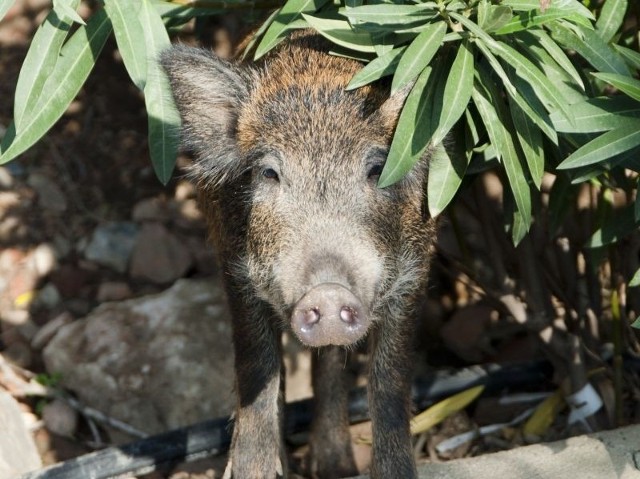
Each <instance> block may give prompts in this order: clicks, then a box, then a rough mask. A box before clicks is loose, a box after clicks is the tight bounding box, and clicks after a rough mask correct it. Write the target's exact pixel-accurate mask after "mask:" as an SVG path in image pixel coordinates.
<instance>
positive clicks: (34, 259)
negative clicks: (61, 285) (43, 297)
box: [30, 243, 58, 276]
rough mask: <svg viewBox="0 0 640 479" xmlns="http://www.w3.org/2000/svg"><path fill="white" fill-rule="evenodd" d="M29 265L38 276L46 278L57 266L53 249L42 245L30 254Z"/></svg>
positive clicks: (49, 245)
mask: <svg viewBox="0 0 640 479" xmlns="http://www.w3.org/2000/svg"><path fill="white" fill-rule="evenodd" d="M30 259H31V265H32V267H33V268H34V269H35V271H36V273H38V275H39V276H47V275H48V274H49V273H51V271H53V270H54V268H55V267H56V266H57V264H58V259H57V258H56V251H55V248H54V247H53V246H52V245H51V244H49V243H43V244H41V245H38V247H37V248H36V249H35V250H33V252H32V253H31V258H30Z"/></svg>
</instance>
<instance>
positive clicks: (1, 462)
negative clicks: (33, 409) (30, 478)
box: [0, 391, 42, 478]
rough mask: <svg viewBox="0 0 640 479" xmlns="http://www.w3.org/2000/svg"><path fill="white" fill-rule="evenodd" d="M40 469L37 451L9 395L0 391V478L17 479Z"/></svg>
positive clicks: (20, 413)
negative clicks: (20, 475)
mask: <svg viewBox="0 0 640 479" xmlns="http://www.w3.org/2000/svg"><path fill="white" fill-rule="evenodd" d="M40 467H42V462H41V461H40V456H39V455H38V450H37V449H36V445H35V444H34V442H33V438H32V437H31V434H30V433H29V431H28V430H27V428H26V426H25V424H24V421H23V419H22V412H21V411H20V407H19V406H18V403H17V402H16V400H15V399H13V397H11V395H9V394H8V393H6V392H4V391H0V477H2V478H5V477H6V478H11V477H17V476H18V475H19V474H23V473H25V472H28V471H33V470H35V469H39V468H40Z"/></svg>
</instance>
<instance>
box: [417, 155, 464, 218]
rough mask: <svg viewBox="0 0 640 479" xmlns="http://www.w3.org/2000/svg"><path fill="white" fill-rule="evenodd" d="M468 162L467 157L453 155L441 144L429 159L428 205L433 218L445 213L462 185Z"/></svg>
mask: <svg viewBox="0 0 640 479" xmlns="http://www.w3.org/2000/svg"><path fill="white" fill-rule="evenodd" d="M467 165H468V161H467V156H466V155H456V154H454V155H451V156H449V153H448V152H447V150H446V149H445V147H444V146H443V145H442V144H440V145H437V146H436V147H435V148H434V150H433V153H432V155H431V158H430V159H429V178H428V180H427V203H428V205H429V213H430V214H431V216H432V217H433V218H435V217H436V216H438V215H439V214H440V213H442V212H443V211H444V209H445V208H446V207H447V205H448V204H449V203H450V202H451V200H452V199H453V197H454V196H455V194H456V192H457V191H458V188H459V187H460V185H461V184H462V179H463V178H464V174H465V171H466V169H467Z"/></svg>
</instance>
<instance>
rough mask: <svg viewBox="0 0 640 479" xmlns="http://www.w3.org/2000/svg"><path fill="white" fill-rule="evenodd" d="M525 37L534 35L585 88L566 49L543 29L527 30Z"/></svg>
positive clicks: (578, 83)
mask: <svg viewBox="0 0 640 479" xmlns="http://www.w3.org/2000/svg"><path fill="white" fill-rule="evenodd" d="M521 35H523V36H524V37H525V38H526V36H527V35H532V36H533V37H534V38H535V39H536V40H537V41H538V43H539V44H540V45H541V46H542V48H544V49H545V50H546V51H547V53H549V55H550V56H551V58H553V59H554V60H555V61H556V63H557V64H558V65H560V67H561V68H562V69H563V70H564V71H565V72H567V74H568V75H569V76H570V77H571V78H572V79H573V81H574V82H576V84H577V85H579V86H580V88H582V90H584V83H583V82H582V78H581V77H580V73H578V70H576V68H575V67H574V66H573V63H571V60H569V57H567V55H566V54H565V52H564V50H563V49H562V48H560V46H559V45H558V44H557V43H556V42H554V41H553V39H552V38H551V37H550V36H549V35H547V33H546V32H545V31H544V30H541V29H532V30H529V31H527V32H523V33H522V34H521Z"/></svg>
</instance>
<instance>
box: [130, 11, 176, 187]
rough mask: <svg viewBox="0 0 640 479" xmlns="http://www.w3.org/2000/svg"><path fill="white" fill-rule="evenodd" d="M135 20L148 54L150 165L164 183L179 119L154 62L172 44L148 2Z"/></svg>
mask: <svg viewBox="0 0 640 479" xmlns="http://www.w3.org/2000/svg"><path fill="white" fill-rule="evenodd" d="M138 20H139V21H140V25H141V26H142V29H143V32H144V38H145V44H146V47H147V51H148V56H147V82H146V84H145V87H144V102H145V105H146V107H147V115H148V117H149V150H150V153H151V162H152V164H153V169H154V171H155V172H156V176H157V177H158V179H159V180H160V181H161V182H162V184H167V182H168V181H169V179H171V174H172V173H173V168H174V166H175V161H176V156H177V153H178V144H179V139H178V134H179V133H178V132H179V128H180V116H179V114H178V110H177V109H176V107H175V105H174V103H173V99H172V95H171V89H170V87H169V80H168V79H167V77H166V74H165V73H164V71H163V70H162V68H161V67H160V64H159V62H158V61H157V59H158V56H159V55H160V52H162V51H163V50H165V49H167V48H169V46H170V45H171V41H170V40H169V35H168V34H167V30H166V29H165V27H164V23H163V22H162V18H161V17H160V14H159V13H158V12H157V11H156V10H155V9H154V8H153V4H152V3H151V1H150V0H141V7H140V11H139V12H138Z"/></svg>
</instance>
